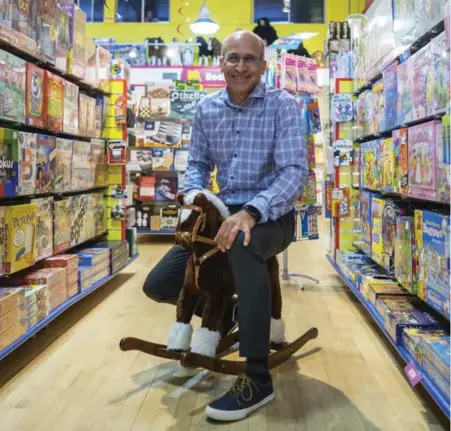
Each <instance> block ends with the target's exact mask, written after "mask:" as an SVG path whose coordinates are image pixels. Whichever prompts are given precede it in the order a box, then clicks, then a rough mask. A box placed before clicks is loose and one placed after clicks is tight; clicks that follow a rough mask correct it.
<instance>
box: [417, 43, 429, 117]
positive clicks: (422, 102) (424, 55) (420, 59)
mask: <svg viewBox="0 0 451 431" xmlns="http://www.w3.org/2000/svg"><path fill="white" fill-rule="evenodd" d="M414 59H415V60H414V75H413V109H414V118H413V119H414V120H419V119H421V118H425V117H426V116H427V115H428V109H430V108H429V107H431V106H432V98H433V95H434V88H433V85H434V81H433V79H432V74H433V70H432V56H431V50H430V44H428V45H426V46H425V47H424V48H421V49H420V50H419V51H418V52H417V53H416V54H415V55H414Z"/></svg>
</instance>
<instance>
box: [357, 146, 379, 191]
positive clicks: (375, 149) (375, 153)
mask: <svg viewBox="0 0 451 431" xmlns="http://www.w3.org/2000/svg"><path fill="white" fill-rule="evenodd" d="M361 146H362V150H361V151H362V169H363V172H362V174H363V175H362V184H363V187H365V188H367V189H370V190H374V191H377V190H381V188H382V166H383V157H382V142H381V140H379V139H376V140H374V141H369V142H365V143H363V144H362V145H361Z"/></svg>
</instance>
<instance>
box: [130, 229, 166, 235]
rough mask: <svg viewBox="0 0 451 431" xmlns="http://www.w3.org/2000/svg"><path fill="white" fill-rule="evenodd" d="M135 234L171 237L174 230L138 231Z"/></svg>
mask: <svg viewBox="0 0 451 431" xmlns="http://www.w3.org/2000/svg"><path fill="white" fill-rule="evenodd" d="M136 232H138V235H139V234H144V233H146V234H151V235H173V234H174V233H175V230H173V229H163V230H152V229H138V230H137V231H136Z"/></svg>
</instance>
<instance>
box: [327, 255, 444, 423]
mask: <svg viewBox="0 0 451 431" xmlns="http://www.w3.org/2000/svg"><path fill="white" fill-rule="evenodd" d="M326 258H327V260H328V261H329V262H330V264H331V265H332V266H333V267H334V269H335V270H336V271H337V273H338V275H339V276H340V278H341V279H342V280H343V281H344V283H345V284H346V285H347V286H348V287H349V289H350V290H351V291H352V293H353V294H354V295H355V296H356V297H357V299H358V300H359V301H360V302H361V303H362V305H363V306H364V307H365V309H366V311H367V312H368V313H369V314H370V316H371V317H372V318H373V320H374V321H375V322H376V324H377V326H379V328H380V330H381V331H382V333H383V334H384V335H385V336H386V338H387V339H388V340H389V341H390V343H391V344H392V346H393V347H394V349H395V350H396V351H397V352H398V354H399V355H400V356H401V358H402V359H403V361H404V362H405V363H406V364H408V363H409V362H411V361H414V360H413V358H412V357H411V356H410V355H409V353H408V351H407V350H406V349H405V348H404V347H403V346H400V345H397V344H396V343H395V342H394V341H393V340H392V339H391V337H390V335H389V334H388V332H387V331H386V330H385V328H384V321H383V319H382V317H381V316H380V315H379V313H378V312H377V311H376V309H375V308H374V306H373V304H371V303H370V302H368V301H367V300H366V298H365V297H364V296H363V295H362V294H361V293H360V291H359V290H358V289H357V288H356V287H355V285H354V283H352V281H351V280H349V278H347V277H346V276H345V275H344V274H343V272H342V271H341V269H340V268H339V267H338V265H337V264H336V263H335V261H334V259H333V258H332V256H331V255H329V254H326ZM418 371H419V372H420V374H421V382H420V383H421V384H422V385H423V387H424V388H425V389H426V391H427V392H428V393H429V395H430V396H431V397H432V399H433V400H434V401H435V402H436V403H437V405H438V406H439V407H440V409H441V410H442V411H443V413H445V415H446V416H447V417H448V418H450V403H449V401H447V400H446V398H445V397H444V396H443V395H442V394H441V392H440V391H439V390H438V388H437V387H436V386H435V384H434V383H433V382H432V380H431V379H430V378H429V377H428V376H427V375H426V374H425V373H424V372H423V371H422V370H418Z"/></svg>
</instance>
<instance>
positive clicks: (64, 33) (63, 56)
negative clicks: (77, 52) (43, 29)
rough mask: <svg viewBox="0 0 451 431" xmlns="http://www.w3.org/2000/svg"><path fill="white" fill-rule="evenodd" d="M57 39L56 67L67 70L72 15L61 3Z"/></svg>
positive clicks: (57, 15) (57, 23)
mask: <svg viewBox="0 0 451 431" xmlns="http://www.w3.org/2000/svg"><path fill="white" fill-rule="evenodd" d="M55 17H56V40H55V67H56V68H57V69H58V70H60V71H61V72H64V73H65V72H67V59H68V57H69V48H70V32H69V24H70V17H69V15H68V13H67V12H66V11H64V10H63V9H62V8H61V6H60V5H59V4H57V5H56V15H55Z"/></svg>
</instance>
